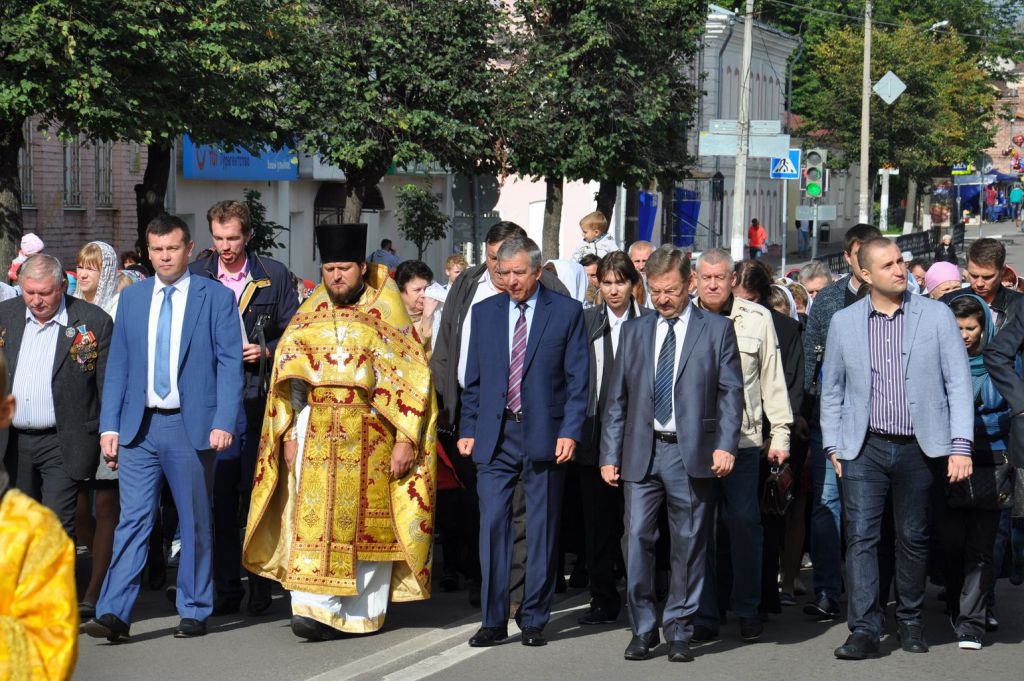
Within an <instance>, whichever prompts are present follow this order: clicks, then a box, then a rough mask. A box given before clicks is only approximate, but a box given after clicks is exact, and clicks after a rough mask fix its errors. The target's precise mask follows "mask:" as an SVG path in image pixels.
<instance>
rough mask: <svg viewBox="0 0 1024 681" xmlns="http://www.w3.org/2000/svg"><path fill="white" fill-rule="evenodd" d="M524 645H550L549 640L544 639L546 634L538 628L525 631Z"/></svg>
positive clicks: (528, 628)
mask: <svg viewBox="0 0 1024 681" xmlns="http://www.w3.org/2000/svg"><path fill="white" fill-rule="evenodd" d="M522 642H523V645H524V646H533V647H539V646H546V645H547V644H548V641H547V639H545V638H544V633H543V632H542V631H541V630H540V629H538V628H537V627H526V628H525V629H523V641H522Z"/></svg>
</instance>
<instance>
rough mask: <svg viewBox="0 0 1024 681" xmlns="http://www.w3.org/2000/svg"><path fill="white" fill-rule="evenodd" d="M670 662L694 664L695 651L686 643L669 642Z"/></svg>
mask: <svg viewBox="0 0 1024 681" xmlns="http://www.w3.org/2000/svg"><path fill="white" fill-rule="evenodd" d="M668 661H669V662H693V651H692V650H690V644H689V643H687V642H686V641H669V642H668Z"/></svg>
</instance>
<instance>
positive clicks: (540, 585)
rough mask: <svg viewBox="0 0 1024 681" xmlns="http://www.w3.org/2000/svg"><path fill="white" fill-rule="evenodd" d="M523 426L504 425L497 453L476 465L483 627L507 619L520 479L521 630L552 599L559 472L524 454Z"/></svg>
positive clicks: (544, 617)
mask: <svg viewBox="0 0 1024 681" xmlns="http://www.w3.org/2000/svg"><path fill="white" fill-rule="evenodd" d="M528 446H529V444H528V443H526V442H525V440H524V436H523V424H522V423H515V422H514V421H505V423H504V425H503V427H502V434H501V438H500V439H499V441H498V447H497V451H496V452H495V454H494V457H493V458H492V459H491V460H490V461H489V462H488V463H481V464H478V465H477V490H478V492H479V495H480V567H481V571H482V573H483V584H482V586H481V591H480V596H481V607H482V610H483V626H485V627H503V626H505V625H506V623H507V622H508V615H509V612H508V611H509V573H510V571H511V568H512V538H513V537H512V495H513V493H514V491H515V487H516V483H517V481H520V480H521V481H522V487H523V499H524V505H525V509H526V581H525V584H524V588H523V600H522V607H521V608H520V612H521V613H522V622H523V626H524V627H536V628H538V629H542V628H543V627H544V625H546V624H547V622H548V619H550V617H551V603H552V601H553V600H554V597H555V563H556V559H557V554H556V551H557V550H558V527H559V516H560V515H561V508H562V488H563V485H564V482H565V468H564V467H563V466H559V465H558V464H556V463H555V462H554V461H534V460H532V459H530V458H529V456H528V455H527V447H528Z"/></svg>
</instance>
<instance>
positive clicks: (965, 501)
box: [946, 453, 1014, 511]
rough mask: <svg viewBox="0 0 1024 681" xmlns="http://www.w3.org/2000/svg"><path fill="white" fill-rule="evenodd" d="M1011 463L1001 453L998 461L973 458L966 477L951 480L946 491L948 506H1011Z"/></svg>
mask: <svg viewBox="0 0 1024 681" xmlns="http://www.w3.org/2000/svg"><path fill="white" fill-rule="evenodd" d="M1013 486H1014V475H1013V466H1011V465H1010V462H1009V461H1007V460H1006V454H1005V453H1003V455H1002V461H1001V462H993V463H992V464H988V463H982V464H980V465H979V464H978V463H977V462H975V464H974V469H973V472H972V473H971V474H970V476H968V477H967V478H966V479H964V480H961V481H960V482H956V483H953V484H951V485H950V486H949V488H948V490H947V492H946V502H947V504H948V505H949V507H950V508H960V509H977V510H983V511H1001V510H1003V509H1006V508H1010V507H1011V506H1013V497H1014V494H1013Z"/></svg>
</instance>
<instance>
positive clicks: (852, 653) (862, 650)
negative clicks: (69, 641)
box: [835, 632, 878, 660]
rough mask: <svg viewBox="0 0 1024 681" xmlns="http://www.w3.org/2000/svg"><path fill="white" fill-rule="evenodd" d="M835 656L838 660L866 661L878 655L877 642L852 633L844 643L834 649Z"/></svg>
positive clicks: (865, 635) (868, 637) (866, 636)
mask: <svg viewBox="0 0 1024 681" xmlns="http://www.w3.org/2000/svg"><path fill="white" fill-rule="evenodd" d="M835 655H836V657H837V658H839V659H840V660H866V659H868V658H869V657H875V656H876V655H878V641H876V640H874V639H873V638H871V637H870V636H868V635H867V634H861V633H856V632H855V633H853V634H850V637H849V638H847V639H846V643H844V644H843V645H841V646H839V647H838V648H836V652H835Z"/></svg>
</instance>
